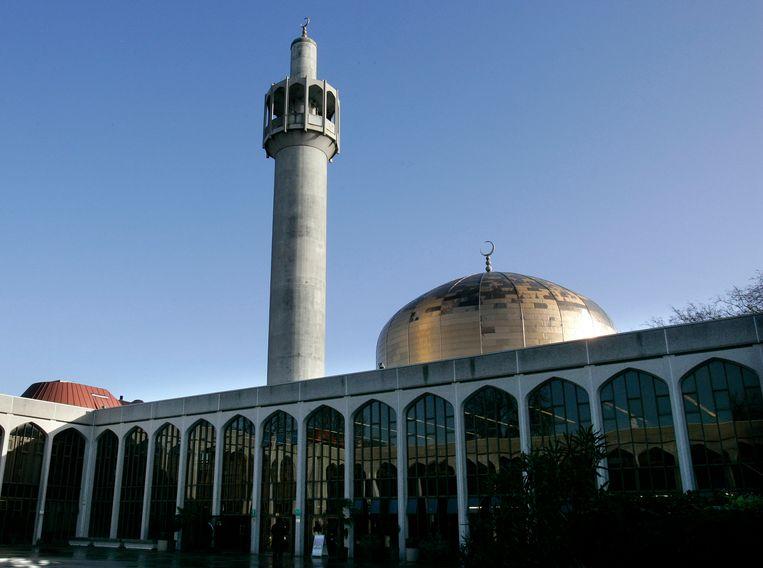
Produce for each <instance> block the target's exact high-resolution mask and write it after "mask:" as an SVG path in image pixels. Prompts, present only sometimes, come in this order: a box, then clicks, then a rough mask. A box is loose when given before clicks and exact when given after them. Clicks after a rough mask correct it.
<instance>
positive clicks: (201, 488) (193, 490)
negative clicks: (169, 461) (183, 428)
mask: <svg viewBox="0 0 763 568" xmlns="http://www.w3.org/2000/svg"><path fill="white" fill-rule="evenodd" d="M214 479H215V427H214V426H212V424H210V423H209V422H207V421H206V420H199V421H198V422H196V424H194V426H193V428H191V430H190V431H189V432H188V453H187V454H186V478H185V504H186V506H188V505H190V504H194V505H195V507H196V512H199V513H202V514H204V515H211V514H212V488H213V486H214Z"/></svg>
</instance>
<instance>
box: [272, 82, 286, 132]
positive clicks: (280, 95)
mask: <svg viewBox="0 0 763 568" xmlns="http://www.w3.org/2000/svg"><path fill="white" fill-rule="evenodd" d="M285 111H286V89H284V88H283V87H278V88H277V89H276V90H275V91H273V128H280V127H282V126H283V115H284V112H285Z"/></svg>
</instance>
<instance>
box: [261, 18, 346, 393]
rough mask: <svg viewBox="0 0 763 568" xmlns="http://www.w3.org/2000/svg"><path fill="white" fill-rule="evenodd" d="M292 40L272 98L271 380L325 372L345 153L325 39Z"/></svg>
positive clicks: (266, 136) (267, 131) (268, 101)
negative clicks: (332, 211)
mask: <svg viewBox="0 0 763 568" xmlns="http://www.w3.org/2000/svg"><path fill="white" fill-rule="evenodd" d="M307 23H309V19H307V20H306V23H305V24H304V25H303V26H302V36H301V37H298V38H297V39H295V40H294V41H293V42H291V71H290V74H289V76H287V77H286V78H285V79H283V80H282V81H280V82H279V83H274V84H273V85H272V86H271V87H270V90H269V91H268V93H267V95H266V96H265V127H264V132H263V142H262V146H263V148H265V151H266V153H267V155H268V157H270V158H273V159H275V162H276V166H275V190H274V198H273V249H272V256H271V259H270V263H271V265H270V330H269V334H268V384H269V385H275V384H281V383H287V382H291V381H298V380H302V379H311V378H315V377H321V376H323V374H324V366H323V365H324V357H325V350H326V349H325V344H326V197H327V196H326V190H327V187H326V174H327V171H326V170H327V167H328V162H329V161H330V160H331V159H332V158H333V157H334V156H335V155H336V154H337V153H338V152H339V97H338V94H337V91H336V89H334V88H333V87H332V86H331V85H329V84H328V83H326V81H320V80H318V78H317V77H318V75H317V66H318V45H317V44H316V43H315V41H313V39H312V38H309V37H308V36H307Z"/></svg>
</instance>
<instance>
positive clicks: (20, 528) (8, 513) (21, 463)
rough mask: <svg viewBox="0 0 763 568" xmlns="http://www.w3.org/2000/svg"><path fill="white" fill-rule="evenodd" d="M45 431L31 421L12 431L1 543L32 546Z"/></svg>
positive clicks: (0, 501) (0, 503)
mask: <svg viewBox="0 0 763 568" xmlns="http://www.w3.org/2000/svg"><path fill="white" fill-rule="evenodd" d="M45 438H46V435H45V432H43V431H42V428H40V427H39V426H37V424H33V423H32V422H27V423H26V424H22V425H21V426H18V427H16V428H14V429H13V430H11V433H10V434H9V438H8V454H7V455H6V459H5V473H4V474H3V492H2V494H1V495H0V544H31V543H32V538H33V532H34V520H35V517H36V516H37V496H38V494H39V491H40V475H41V470H42V457H43V454H44V451H45Z"/></svg>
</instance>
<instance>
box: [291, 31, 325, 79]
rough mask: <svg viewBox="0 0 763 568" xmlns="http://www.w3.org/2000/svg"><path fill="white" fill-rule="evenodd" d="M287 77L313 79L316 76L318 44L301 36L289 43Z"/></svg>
mask: <svg viewBox="0 0 763 568" xmlns="http://www.w3.org/2000/svg"><path fill="white" fill-rule="evenodd" d="M289 75H291V76H292V77H297V78H304V77H307V78H308V79H315V77H316V76H317V75H318V44H317V43H315V41H313V40H312V39H311V38H309V37H306V36H303V37H298V38H297V39H295V40H294V41H293V42H291V65H290V72H289Z"/></svg>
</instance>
